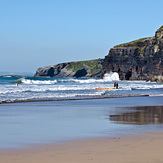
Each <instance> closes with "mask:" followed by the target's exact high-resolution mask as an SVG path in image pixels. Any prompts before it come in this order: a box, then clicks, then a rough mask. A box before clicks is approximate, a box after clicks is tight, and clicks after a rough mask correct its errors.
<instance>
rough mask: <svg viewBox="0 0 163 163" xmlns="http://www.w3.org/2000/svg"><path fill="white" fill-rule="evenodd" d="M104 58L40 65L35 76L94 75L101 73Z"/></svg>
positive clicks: (98, 75) (95, 76) (97, 75)
mask: <svg viewBox="0 0 163 163" xmlns="http://www.w3.org/2000/svg"><path fill="white" fill-rule="evenodd" d="M102 61H103V60H102V59H96V60H89V61H78V62H67V63H60V64H57V65H53V66H46V67H40V68H38V69H37V71H36V73H35V75H34V77H45V76H48V77H86V78H87V77H94V78H98V77H100V75H101V70H102V64H101V63H102Z"/></svg>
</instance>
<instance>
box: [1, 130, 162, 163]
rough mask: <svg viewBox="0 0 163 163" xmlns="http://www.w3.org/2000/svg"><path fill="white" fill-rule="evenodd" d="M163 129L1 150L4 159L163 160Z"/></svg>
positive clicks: (41, 162) (71, 162) (69, 162)
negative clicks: (30, 147)
mask: <svg viewBox="0 0 163 163" xmlns="http://www.w3.org/2000/svg"><path fill="white" fill-rule="evenodd" d="M162 150H163V132H146V133H143V134H141V135H132V136H121V137H113V138H102V139H87V140H81V141H73V142H68V143H63V144H51V145H43V146H37V147H35V148H32V149H23V150H6V151H4V150H3V151H0V160H1V162H2V163H11V162H12V163H29V162H30V163H45V162H47V163H90V162H93V163H99V162H102V163H108V162H111V163H158V162H159V163H161V162H163V156H162Z"/></svg>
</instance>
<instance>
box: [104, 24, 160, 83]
mask: <svg viewBox="0 0 163 163" xmlns="http://www.w3.org/2000/svg"><path fill="white" fill-rule="evenodd" d="M102 65H103V73H106V72H117V73H118V74H119V76H120V79H121V80H150V81H159V82H163V26H161V27H160V28H159V29H158V30H157V31H156V33H155V36H154V37H149V38H143V39H139V40H135V41H132V42H129V43H125V44H120V45H117V46H114V47H113V48H111V49H110V51H109V54H108V55H107V56H106V57H105V59H104V61H103V63H102Z"/></svg>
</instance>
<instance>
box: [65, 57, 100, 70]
mask: <svg viewBox="0 0 163 163" xmlns="http://www.w3.org/2000/svg"><path fill="white" fill-rule="evenodd" d="M101 60H102V59H100V58H99V59H95V60H87V61H77V62H69V64H68V65H67V66H66V69H68V70H69V69H72V70H73V72H76V71H78V70H80V69H82V68H84V67H89V68H90V69H101V68H102V67H101V64H99V63H100V61H101Z"/></svg>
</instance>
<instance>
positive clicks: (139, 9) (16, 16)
mask: <svg viewBox="0 0 163 163" xmlns="http://www.w3.org/2000/svg"><path fill="white" fill-rule="evenodd" d="M162 6H163V0H135V1H134V0H133V1H132V0H0V72H31V73H35V72H36V70H37V68H39V67H43V66H49V65H55V64H58V63H64V62H71V61H83V60H92V59H98V58H104V57H105V56H106V55H107V54H108V52H109V50H110V48H112V47H113V46H115V45H118V44H121V43H126V42H129V41H133V40H136V39H139V38H144V37H151V36H154V35H155V31H156V30H157V29H158V28H159V27H160V26H161V25H163V19H162V18H163V10H162Z"/></svg>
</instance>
